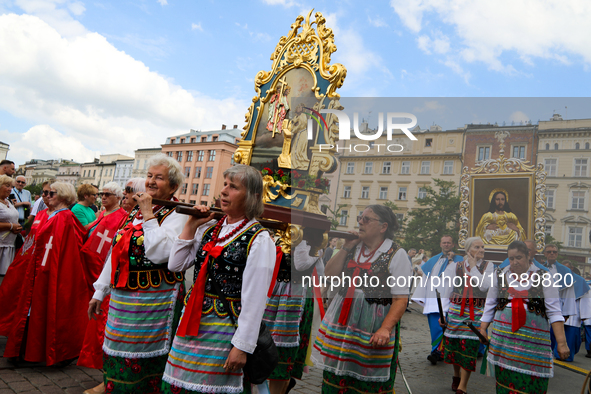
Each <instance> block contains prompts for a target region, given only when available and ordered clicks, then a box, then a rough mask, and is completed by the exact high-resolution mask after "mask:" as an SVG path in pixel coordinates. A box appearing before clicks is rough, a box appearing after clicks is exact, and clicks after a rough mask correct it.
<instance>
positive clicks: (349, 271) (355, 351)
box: [314, 205, 412, 393]
mask: <svg viewBox="0 0 591 394" xmlns="http://www.w3.org/2000/svg"><path fill="white" fill-rule="evenodd" d="M357 222H358V223H359V233H358V235H359V238H358V239H356V240H350V241H347V242H346V243H345V245H344V246H343V248H342V249H341V250H340V251H339V252H338V253H337V254H336V256H333V257H332V258H331V259H330V261H329V262H328V264H327V265H326V271H325V273H326V276H328V277H330V276H338V277H339V278H340V277H343V276H344V277H345V278H350V279H351V281H352V282H353V283H357V284H359V283H360V282H361V283H363V281H362V280H360V279H363V278H366V279H367V280H366V282H367V284H366V285H362V286H361V287H358V286H357V285H356V286H353V285H352V284H349V283H348V282H347V281H344V282H345V287H343V288H342V289H341V291H340V292H339V294H338V295H337V296H336V297H335V298H334V300H333V302H332V303H331V304H330V307H329V308H328V310H327V311H326V315H325V316H324V319H323V320H322V323H321V324H320V329H319V332H318V337H317V338H316V342H315V344H314V347H315V348H316V349H318V351H319V352H320V355H321V358H320V359H319V360H317V362H318V366H320V367H321V368H323V369H324V380H323V383H322V392H323V393H337V392H339V391H341V390H345V391H346V390H349V389H350V390H351V391H356V392H363V393H378V392H382V391H385V392H391V391H392V390H393V388H394V379H395V377H396V359H397V357H398V345H399V337H400V335H399V324H398V323H399V322H400V318H401V317H402V315H403V314H404V312H405V310H406V304H407V302H408V296H409V290H410V277H411V276H412V269H411V265H410V261H409V259H408V257H407V254H406V252H405V251H404V249H402V248H399V247H398V246H397V245H396V244H395V243H394V242H393V241H392V238H393V237H394V232H395V231H396V230H398V222H397V220H396V216H395V215H394V213H393V212H392V210H391V209H390V208H387V207H385V206H383V205H370V206H368V207H367V208H365V210H364V211H363V213H362V214H361V215H359V216H358V217H357ZM355 278H357V279H355ZM370 284H371V285H370Z"/></svg>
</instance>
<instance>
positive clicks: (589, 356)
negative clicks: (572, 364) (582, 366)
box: [585, 350, 591, 358]
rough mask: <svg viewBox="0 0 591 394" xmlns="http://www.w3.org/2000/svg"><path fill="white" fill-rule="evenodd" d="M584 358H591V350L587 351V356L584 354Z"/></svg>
mask: <svg viewBox="0 0 591 394" xmlns="http://www.w3.org/2000/svg"><path fill="white" fill-rule="evenodd" d="M585 357H587V358H591V350H587V354H585Z"/></svg>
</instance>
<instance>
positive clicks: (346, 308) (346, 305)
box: [339, 259, 371, 325]
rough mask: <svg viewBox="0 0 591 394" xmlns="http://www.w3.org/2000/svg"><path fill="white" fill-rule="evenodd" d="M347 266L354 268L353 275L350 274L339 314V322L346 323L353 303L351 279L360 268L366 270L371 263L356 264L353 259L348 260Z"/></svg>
mask: <svg viewBox="0 0 591 394" xmlns="http://www.w3.org/2000/svg"><path fill="white" fill-rule="evenodd" d="M347 268H355V269H354V270H353V275H352V276H351V283H349V284H350V286H349V289H347V294H346V295H345V302H343V308H342V309H341V314H340V315H339V324H342V325H347V320H348V319H349V312H350V311H351V304H352V303H353V294H354V293H355V286H353V279H355V278H356V277H358V276H359V273H360V272H361V270H368V269H370V268H371V263H369V262H367V263H361V264H358V263H356V262H355V260H352V259H351V260H349V263H348V264H347Z"/></svg>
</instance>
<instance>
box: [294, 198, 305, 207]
mask: <svg viewBox="0 0 591 394" xmlns="http://www.w3.org/2000/svg"><path fill="white" fill-rule="evenodd" d="M302 201H304V199H302V198H300V197H296V198H294V199H293V201H292V202H291V206H292V207H299V206H300V205H301V204H302Z"/></svg>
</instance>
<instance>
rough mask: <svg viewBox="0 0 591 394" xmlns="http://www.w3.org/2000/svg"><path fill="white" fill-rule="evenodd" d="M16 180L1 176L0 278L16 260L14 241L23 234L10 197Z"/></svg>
mask: <svg viewBox="0 0 591 394" xmlns="http://www.w3.org/2000/svg"><path fill="white" fill-rule="evenodd" d="M13 185H14V179H12V178H11V177H9V176H8V175H0V276H4V275H5V274H6V271H7V270H8V266H9V265H10V263H12V260H13V259H14V252H15V251H14V241H15V239H16V236H17V235H18V234H19V233H20V232H21V230H22V227H21V225H20V224H19V223H18V211H17V210H16V208H15V207H14V205H12V203H11V202H10V200H9V199H8V197H9V196H10V193H11V192H12V187H13Z"/></svg>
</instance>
